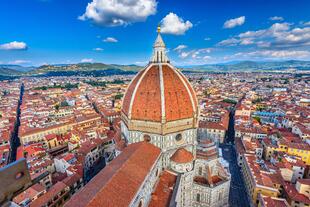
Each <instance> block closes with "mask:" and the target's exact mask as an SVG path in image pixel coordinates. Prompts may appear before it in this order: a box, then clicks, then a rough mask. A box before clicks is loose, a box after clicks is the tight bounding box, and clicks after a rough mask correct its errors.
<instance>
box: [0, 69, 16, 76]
mask: <svg viewBox="0 0 310 207" xmlns="http://www.w3.org/2000/svg"><path fill="white" fill-rule="evenodd" d="M20 74H21V72H20V71H17V70H14V69H10V68H4V67H3V68H2V67H0V75H2V76H16V75H20Z"/></svg>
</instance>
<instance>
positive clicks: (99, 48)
mask: <svg viewBox="0 0 310 207" xmlns="http://www.w3.org/2000/svg"><path fill="white" fill-rule="evenodd" d="M93 50H94V51H97V52H101V51H103V48H101V47H96V48H94V49H93Z"/></svg>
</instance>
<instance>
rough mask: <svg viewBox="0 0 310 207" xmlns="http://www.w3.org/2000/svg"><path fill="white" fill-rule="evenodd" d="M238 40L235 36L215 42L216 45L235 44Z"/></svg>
mask: <svg viewBox="0 0 310 207" xmlns="http://www.w3.org/2000/svg"><path fill="white" fill-rule="evenodd" d="M239 42H240V40H238V39H236V38H230V39H226V40H222V41H220V42H219V43H217V46H235V45H237V44H238V43H239Z"/></svg>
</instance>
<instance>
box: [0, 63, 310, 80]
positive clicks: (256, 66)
mask: <svg viewBox="0 0 310 207" xmlns="http://www.w3.org/2000/svg"><path fill="white" fill-rule="evenodd" d="M142 68H143V67H141V66H137V65H118V64H104V63H77V64H57V65H42V66H39V67H23V66H19V65H0V75H2V76H33V75H36V76H37V75H40V76H51V75H56V76H65V75H95V76H100V75H102V76H105V75H115V74H132V73H135V72H137V71H139V70H141V69H142ZM179 68H180V69H181V70H186V71H188V72H260V71H261V72H268V71H274V72H284V71H287V70H291V69H294V70H296V71H297V72H302V71H310V61H297V60H290V61H282V62H254V61H235V62H229V63H221V64H206V65H189V66H182V67H179Z"/></svg>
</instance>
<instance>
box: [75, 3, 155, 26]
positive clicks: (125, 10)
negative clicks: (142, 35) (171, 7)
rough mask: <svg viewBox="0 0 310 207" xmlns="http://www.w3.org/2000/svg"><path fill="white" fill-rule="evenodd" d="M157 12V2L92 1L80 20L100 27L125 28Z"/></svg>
mask: <svg viewBox="0 0 310 207" xmlns="http://www.w3.org/2000/svg"><path fill="white" fill-rule="evenodd" d="M156 10H157V1H156V0H92V2H90V3H88V5H87V7H86V11H85V13H84V14H83V15H81V16H79V17H78V19H79V20H82V21H86V20H90V21H91V22H93V23H94V24H96V25H99V26H125V25H128V24H130V23H134V22H141V21H145V20H146V19H147V17H149V16H150V15H154V14H155V13H156Z"/></svg>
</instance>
